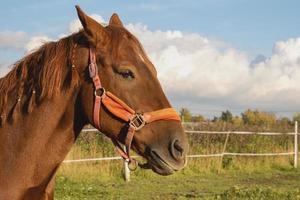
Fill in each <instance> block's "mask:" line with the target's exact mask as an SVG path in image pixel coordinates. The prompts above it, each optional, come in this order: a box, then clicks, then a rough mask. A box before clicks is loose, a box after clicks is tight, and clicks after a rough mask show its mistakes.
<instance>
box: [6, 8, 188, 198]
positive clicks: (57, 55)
mask: <svg viewBox="0 0 300 200" xmlns="http://www.w3.org/2000/svg"><path fill="white" fill-rule="evenodd" d="M76 10H77V14H78V17H79V20H80V22H81V24H82V26H83V29H81V30H80V31H78V32H77V33H73V34H71V35H69V36H67V37H65V38H62V39H60V40H58V41H55V42H48V43H45V44H43V45H42V46H41V47H40V48H38V49H37V50H35V51H32V52H30V53H29V54H28V55H26V56H25V57H24V58H22V59H21V60H19V61H18V62H16V63H15V64H14V66H13V68H12V70H11V71H10V72H9V73H8V74H7V75H6V76H4V77H3V78H1V79H0V93H1V96H0V115H1V118H0V199H1V200H2V199H4V200H19V199H30V200H35V199H39V200H40V199H53V198H54V182H55V173H56V171H57V169H58V168H59V166H60V164H61V163H62V162H63V160H64V158H65V156H66V155H67V153H68V152H69V150H70V149H71V147H72V145H73V144H74V142H75V141H76V138H78V136H79V134H80V132H81V130H82V129H83V127H84V126H85V125H87V124H91V125H93V126H95V127H96V128H97V129H99V131H100V132H101V133H103V134H105V135H106V136H107V137H109V138H111V139H112V141H113V142H114V144H115V145H116V146H117V147H120V144H125V146H126V147H127V151H121V150H120V148H118V149H119V151H120V154H121V156H122V157H123V158H124V159H126V161H128V162H129V163H134V160H133V159H132V158H131V157H130V154H129V150H130V149H132V150H134V151H135V152H136V153H138V154H139V155H141V156H142V157H144V158H145V160H146V162H147V163H146V164H145V165H144V166H147V167H146V168H151V169H152V170H153V171H154V172H155V173H158V174H160V175H170V174H172V173H174V172H176V171H178V170H180V169H182V168H183V167H184V166H185V165H186V160H187V159H186V157H187V156H186V155H187V151H188V142H187V137H186V134H185V133H184V130H183V127H182V125H181V123H180V118H179V116H178V114H177V113H176V111H175V110H174V109H173V108H172V107H171V105H170V103H169V101H168V99H167V98H166V96H165V94H164V92H163V90H162V87H161V85H160V82H159V80H158V78H157V71H156V69H155V67H154V65H153V64H152V63H151V61H150V59H149V58H148V56H147V55H146V53H145V51H144V49H143V47H142V45H141V43H140V42H139V41H138V39H137V38H136V37H135V36H134V35H133V34H131V33H130V32H129V31H128V30H127V29H126V28H125V27H124V25H123V23H122V22H121V20H120V18H119V16H118V15H117V14H115V13H114V14H113V15H112V16H111V18H110V20H109V23H108V25H107V26H104V25H102V24H100V23H98V22H96V21H95V20H93V19H92V18H91V17H89V16H88V15H86V14H85V13H84V12H83V11H82V10H81V8H80V7H79V6H76Z"/></svg>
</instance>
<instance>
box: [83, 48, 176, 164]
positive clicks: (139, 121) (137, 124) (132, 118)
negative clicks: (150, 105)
mask: <svg viewBox="0 0 300 200" xmlns="http://www.w3.org/2000/svg"><path fill="white" fill-rule="evenodd" d="M89 56H90V64H89V74H90V77H91V79H92V80H93V84H94V95H95V102H94V111H93V112H94V114H93V121H94V125H95V127H96V128H97V129H99V130H100V128H101V127H100V121H101V116H100V111H101V105H104V106H105V108H106V109H107V110H108V111H109V112H110V113H111V114H113V115H114V116H116V117H117V118H119V119H121V120H123V121H124V122H126V123H127V124H128V130H127V135H126V138H125V147H126V151H125V150H124V149H123V148H122V146H121V145H120V143H119V141H118V140H116V139H115V138H111V140H112V142H113V143H114V145H115V146H116V149H117V151H118V153H119V154H120V156H121V157H122V158H123V159H124V160H126V161H127V162H129V163H131V162H132V161H133V160H134V159H133V158H131V157H130V154H129V151H130V147H131V143H132V140H133V136H134V134H135V132H136V131H138V130H140V129H141V128H143V127H144V126H145V125H146V124H149V123H151V122H154V121H159V120H173V121H180V117H179V116H178V114H177V112H176V110H175V109H174V108H164V109H160V110H156V111H152V112H146V113H137V112H135V111H134V110H133V109H132V108H130V107H129V106H128V105H127V104H126V103H125V102H123V101H122V100H121V99H119V98H118V97H116V96H115V95H113V94H112V93H110V92H109V91H106V90H105V88H104V87H103V86H102V84H101V80H100V77H99V74H98V67H97V63H96V53H95V49H94V48H92V47H90V49H89Z"/></svg>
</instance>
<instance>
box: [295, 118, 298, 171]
mask: <svg viewBox="0 0 300 200" xmlns="http://www.w3.org/2000/svg"><path fill="white" fill-rule="evenodd" d="M294 145H295V146H294V168H297V165H298V122H297V121H295V138H294Z"/></svg>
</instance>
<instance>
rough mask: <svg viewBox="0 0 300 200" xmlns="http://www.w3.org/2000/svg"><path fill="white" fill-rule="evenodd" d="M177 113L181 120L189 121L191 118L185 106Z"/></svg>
mask: <svg viewBox="0 0 300 200" xmlns="http://www.w3.org/2000/svg"><path fill="white" fill-rule="evenodd" d="M179 114H180V118H181V120H182V121H183V122H190V121H191V120H192V114H191V112H190V111H189V109H187V108H181V109H180V111H179Z"/></svg>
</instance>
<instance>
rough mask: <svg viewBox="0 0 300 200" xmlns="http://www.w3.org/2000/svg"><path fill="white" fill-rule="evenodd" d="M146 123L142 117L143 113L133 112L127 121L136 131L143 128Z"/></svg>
mask: <svg viewBox="0 0 300 200" xmlns="http://www.w3.org/2000/svg"><path fill="white" fill-rule="evenodd" d="M145 124H146V121H145V119H144V117H143V114H138V113H137V114H135V115H134V116H133V117H132V118H131V119H130V121H129V125H130V126H132V127H133V128H134V130H136V131H138V130H140V129H141V128H143V127H144V126H145Z"/></svg>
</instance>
